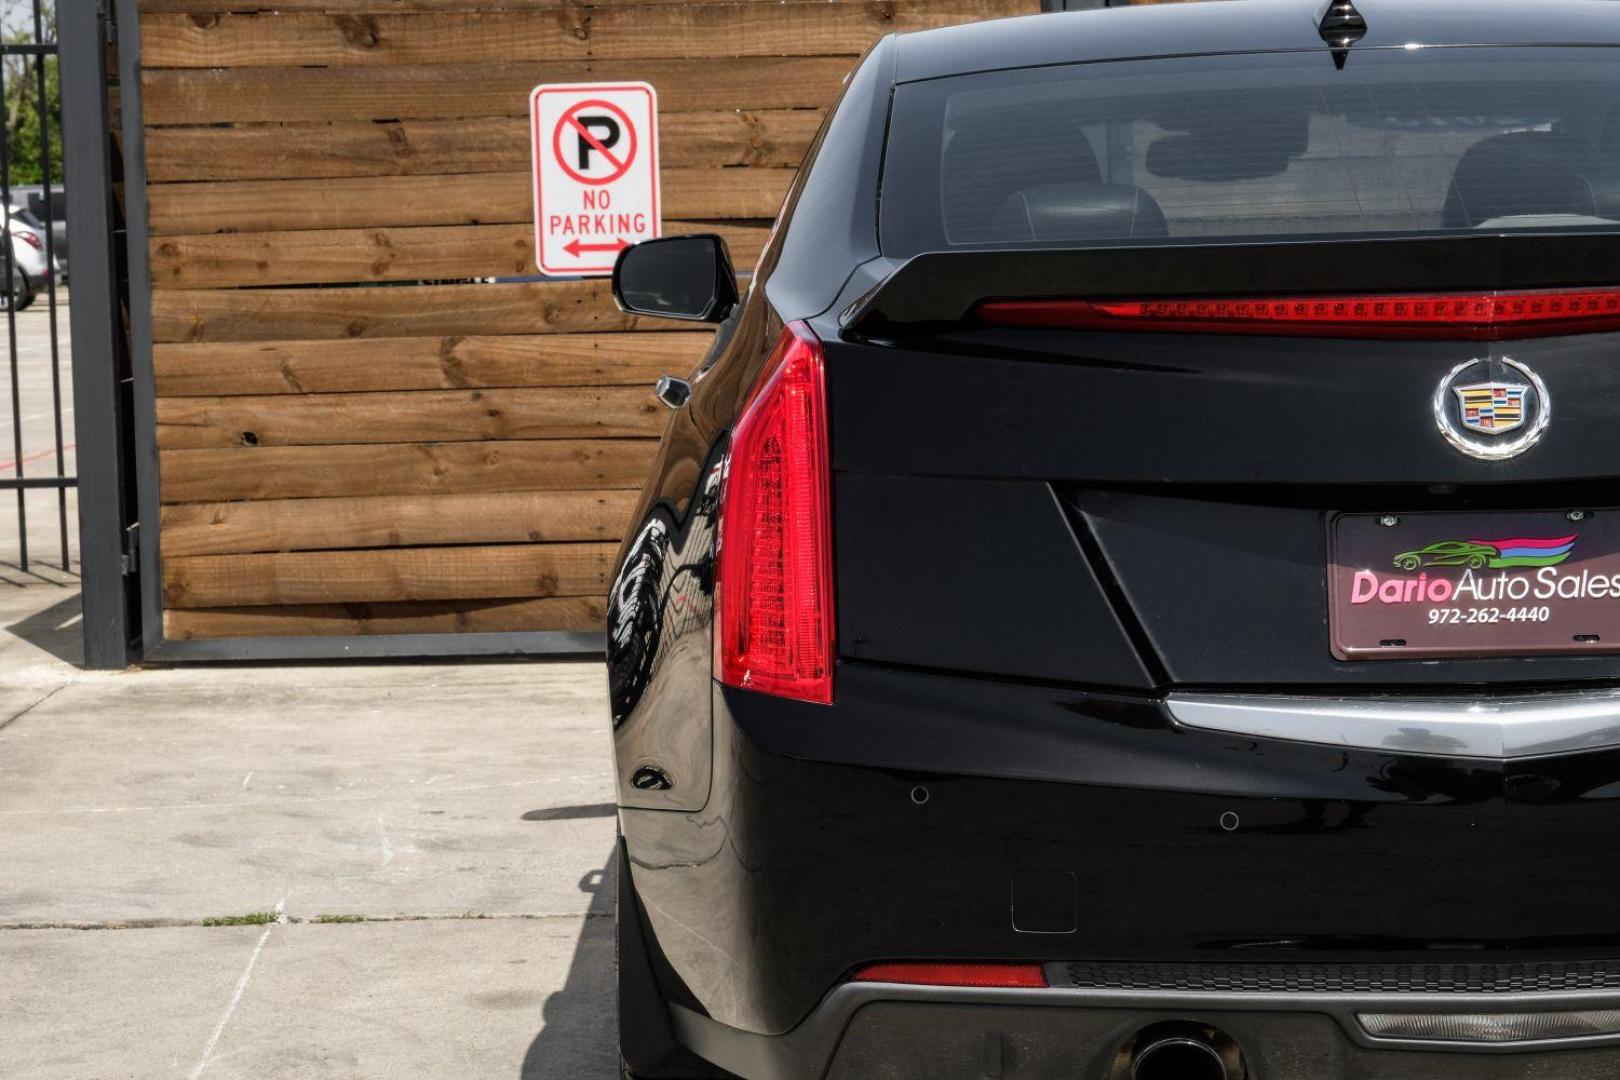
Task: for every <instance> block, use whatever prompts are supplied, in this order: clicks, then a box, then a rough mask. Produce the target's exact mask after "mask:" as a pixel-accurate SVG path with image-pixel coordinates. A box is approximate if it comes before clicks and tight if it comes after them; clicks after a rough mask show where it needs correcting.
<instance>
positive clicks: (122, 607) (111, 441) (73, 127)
mask: <svg viewBox="0 0 1620 1080" xmlns="http://www.w3.org/2000/svg"><path fill="white" fill-rule="evenodd" d="M0 13H3V14H0V106H3V108H0V117H3V122H0V307H3V309H4V310H3V312H0V314H3V318H4V322H5V338H6V360H5V364H4V371H5V375H4V376H3V378H4V380H5V384H6V393H5V394H4V395H0V500H3V502H0V579H5V580H17V579H20V580H22V581H24V582H26V581H28V580H31V579H33V580H37V579H40V578H46V579H47V580H56V581H57V582H58V583H62V582H63V581H64V579H67V583H70V584H71V579H73V578H77V580H78V584H79V586H80V589H81V598H82V608H83V621H84V646H85V648H84V660H85V664H86V666H89V667H95V668H117V667H124V666H127V665H128V664H129V663H130V661H131V659H132V658H133V657H135V656H136V655H137V654H138V651H139V641H140V611H139V607H138V604H137V603H136V599H137V597H138V575H139V563H138V560H137V559H136V558H135V557H134V556H135V551H134V539H135V525H134V523H135V514H134V507H135V495H134V473H133V468H132V464H131V459H132V446H133V440H132V437H131V430H132V429H131V425H130V420H129V418H130V415H131V408H130V402H131V393H132V391H131V379H130V359H129V348H128V335H127V333H126V330H125V322H126V318H127V312H128V289H127V286H126V285H125V284H124V278H125V274H124V270H123V264H124V262H125V256H126V243H125V237H124V230H123V227H122V222H121V220H120V215H119V212H118V206H117V203H116V202H115V199H114V192H115V190H116V184H117V181H118V180H119V179H120V176H119V171H118V166H119V162H120V155H119V154H118V147H117V145H116V143H115V141H114V136H113V125H112V124H111V123H110V119H111V117H110V115H109V100H110V99H109V87H110V86H111V84H112V81H113V80H114V79H116V77H117V76H116V74H115V73H114V72H113V70H112V68H111V66H110V63H111V61H112V59H113V57H114V56H115V48H116V34H115V33H114V22H113V13H112V11H111V10H110V8H109V4H108V0H15V2H14V0H6V2H5V4H4V7H3V8H0ZM69 223H71V225H72V237H73V240H72V258H71V260H70V259H69V257H68V255H69V252H68V225H69ZM75 503H76V504H77V506H76V507H75ZM75 509H76V511H77V513H76V516H77V519H78V520H77V522H73V521H71V519H72V518H73V517H74V516H75ZM13 514H14V515H15V517H14V520H13ZM75 540H77V543H75Z"/></svg>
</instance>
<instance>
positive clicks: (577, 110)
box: [529, 83, 662, 276]
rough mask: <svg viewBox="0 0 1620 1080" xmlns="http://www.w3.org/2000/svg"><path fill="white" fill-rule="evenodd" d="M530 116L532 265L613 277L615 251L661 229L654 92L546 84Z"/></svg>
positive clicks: (628, 86)
mask: <svg viewBox="0 0 1620 1080" xmlns="http://www.w3.org/2000/svg"><path fill="white" fill-rule="evenodd" d="M529 115H530V120H531V133H532V136H533V140H534V235H535V263H536V264H537V265H538V266H539V267H540V271H541V272H542V273H545V274H559V275H578V276H589V275H602V274H610V273H612V272H613V261H614V260H615V259H616V258H618V255H619V252H620V250H622V249H623V248H626V247H628V246H629V245H631V244H635V243H639V242H641V241H642V240H650V239H652V238H653V237H655V236H657V235H659V233H660V231H661V229H662V222H661V221H660V219H659V205H658V195H659V192H658V95H657V93H656V92H655V91H654V90H653V88H652V87H651V86H649V85H648V84H646V83H578V84H547V85H544V86H538V87H536V88H535V90H534V93H533V95H531V97H530V98H529Z"/></svg>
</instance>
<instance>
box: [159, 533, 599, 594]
mask: <svg viewBox="0 0 1620 1080" xmlns="http://www.w3.org/2000/svg"><path fill="white" fill-rule="evenodd" d="M614 551H615V546H614V545H613V544H513V545H499V546H488V547H484V546H468V547H443V548H398V549H380V550H376V551H301V552H289V553H282V554H264V555H191V556H183V557H179V558H165V559H164V560H163V602H164V606H165V607H169V608H194V607H202V608H209V607H255V606H261V605H270V604H333V603H336V604H345V603H354V602H366V601H397V600H478V599H499V598H508V597H510V598H518V597H540V596H599V595H601V594H603V593H605V592H606V591H607V587H608V576H609V573H610V571H611V566H612V562H613V555H614Z"/></svg>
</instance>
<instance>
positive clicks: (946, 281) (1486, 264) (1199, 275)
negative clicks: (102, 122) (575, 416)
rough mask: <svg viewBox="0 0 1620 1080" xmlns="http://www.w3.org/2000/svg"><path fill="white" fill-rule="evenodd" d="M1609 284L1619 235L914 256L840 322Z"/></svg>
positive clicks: (1617, 278)
mask: <svg viewBox="0 0 1620 1080" xmlns="http://www.w3.org/2000/svg"><path fill="white" fill-rule="evenodd" d="M1594 285H1620V233H1593V232H1582V233H1535V234H1526V233H1517V234H1488V235H1476V234H1468V235H1465V236H1455V237H1452V236H1448V237H1438V238H1434V237H1428V238H1421V239H1412V238H1403V239H1393V240H1390V239H1375V240H1334V241H1321V240H1313V241H1290V242H1287V243H1273V244H1206V245H1200V246H1196V247H1192V246H1141V245H1138V246H1134V247H1120V248H1097V249H1090V250H1085V251H1052V250H1044V251H1043V250H1025V251H953V252H933V253H929V254H925V255H918V256H916V257H914V258H912V259H910V260H909V261H907V262H906V263H905V264H904V265H902V266H901V267H900V268H899V269H898V270H896V271H895V272H894V273H892V274H890V275H889V277H887V278H886V279H884V280H883V281H882V282H881V283H880V284H878V285H877V286H876V287H874V288H873V289H872V290H871V291H869V292H868V293H867V294H866V295H865V296H863V297H862V298H861V299H860V300H858V301H856V302H855V304H854V305H852V306H851V308H850V309H849V311H848V312H847V313H846V314H845V316H844V319H843V324H844V327H845V328H846V329H847V330H848V331H850V332H852V333H854V334H857V335H861V336H869V337H889V336H897V335H911V334H927V333H931V332H936V331H941V330H947V329H961V327H962V324H964V323H965V322H968V321H970V320H971V318H972V315H973V310H974V308H975V307H977V306H978V304H980V303H981V302H983V301H986V300H996V299H1016V300H1041V299H1056V298H1085V299H1094V300H1105V299H1110V298H1125V297H1129V298H1134V299H1154V298H1160V297H1175V298H1182V299H1197V298H1204V297H1211V298H1213V297H1239V296H1254V295H1260V296H1276V295H1291V296H1292V295H1309V294H1311V293H1338V294H1351V293H1383V294H1388V293H1402V292H1414V293H1415V292H1441V291H1445V292H1453V291H1454V292H1489V291H1493V290H1513V289H1558V288H1566V287H1572V286H1573V287H1578V286H1594Z"/></svg>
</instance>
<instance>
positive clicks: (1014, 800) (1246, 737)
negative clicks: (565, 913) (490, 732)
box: [624, 47, 1620, 1080]
mask: <svg viewBox="0 0 1620 1080" xmlns="http://www.w3.org/2000/svg"><path fill="white" fill-rule="evenodd" d="M1613 71H1614V68H1613V63H1612V56H1611V55H1610V50H1607V49H1577V48H1550V47H1526V48H1515V49H1507V50H1483V49H1455V50H1416V49H1387V50H1367V51H1365V52H1362V53H1355V54H1353V55H1351V56H1350V58H1349V62H1348V64H1342V63H1336V62H1334V60H1333V59H1330V58H1329V56H1328V55H1327V54H1326V53H1325V52H1278V53H1254V54H1240V55H1220V56H1194V57H1180V58H1172V59H1158V60H1147V61H1131V62H1118V63H1099V64H1083V65H1079V64H1077V65H1051V66H1041V67H1036V68H1022V69H1007V70H995V71H984V72H979V73H973V74H953V75H949V76H930V77H926V78H923V77H919V78H916V79H914V80H910V81H908V80H906V79H905V78H904V70H903V65H902V69H901V77H900V78H898V80H897V82H898V85H897V86H895V88H894V93H893V98H892V105H891V106H890V107H889V110H888V113H887V116H886V130H887V136H886V144H885V150H884V154H883V172H882V180H881V190H880V192H878V194H879V195H880V207H881V210H880V217H879V220H878V229H879V237H880V252H879V257H878V258H877V259H875V260H873V261H871V262H869V263H866V264H864V265H863V266H861V267H859V268H857V269H856V270H855V272H854V273H853V275H852V276H851V277H850V280H849V281H848V283H847V284H846V285H845V287H844V290H843V293H842V295H841V296H839V298H838V300H837V302H836V303H833V304H831V305H829V306H827V307H826V309H825V310H824V311H821V312H820V313H819V314H812V315H808V316H807V317H804V318H802V319H787V320H786V325H783V323H782V320H778V321H777V323H776V324H775V325H773V326H772V334H771V336H772V337H773V338H774V340H775V342H776V344H775V348H774V349H773V350H772V351H771V354H770V356H769V358H768V359H767V360H766V361H765V363H764V365H763V369H762V373H761V374H760V375H759V377H758V378H757V379H755V380H753V381H752V386H751V388H750V389H749V391H748V395H749V396H748V399H747V404H746V406H745V407H744V408H743V409H742V410H741V412H740V415H739V417H738V418H737V420H736V422H735V424H733V425H732V426H731V429H730V441H729V443H728V444H727V445H726V447H725V453H724V455H723V456H722V457H720V458H718V459H716V461H715V462H714V470H713V473H712V489H713V491H714V493H715V495H716V502H715V507H716V514H717V521H716V525H717V529H718V537H719V541H718V554H717V556H716V558H715V563H714V568H713V573H714V577H713V580H714V589H713V602H714V609H715V616H714V625H715V637H714V639H713V640H714V645H713V650H714V651H713V655H712V658H711V659H712V670H713V673H714V681H713V683H712V687H711V692H712V715H713V728H712V740H713V743H712V758H711V761H712V775H711V776H710V777H709V783H708V786H707V789H706V792H705V796H704V798H703V799H701V800H700V801H699V802H698V804H696V805H693V806H690V807H685V808H680V812H673V813H672V812H669V811H668V810H661V811H627V812H626V814H625V818H624V821H625V828H626V833H627V838H628V840H629V842H630V855H631V860H632V862H633V863H634V866H635V869H634V876H635V883H636V889H637V892H638V893H639V897H640V899H639V904H640V906H641V909H642V917H643V918H644V920H645V925H646V927H647V929H648V931H649V933H650V936H651V938H652V939H653V940H654V941H655V942H656V944H657V947H656V949H655V951H656V952H657V953H658V954H659V959H658V961H657V964H656V966H657V968H658V970H659V973H660V981H661V984H662V986H663V988H664V992H665V993H666V995H667V996H668V998H669V1000H670V1001H671V1002H672V1004H673V1014H674V1016H675V1028H676V1031H677V1033H678V1035H679V1036H680V1038H681V1039H682V1041H683V1042H685V1044H686V1045H687V1046H689V1047H691V1048H692V1049H694V1050H696V1051H697V1052H698V1053H700V1054H702V1055H703V1056H705V1057H706V1058H708V1059H710V1060H712V1061H716V1062H719V1063H720V1064H722V1065H725V1066H726V1067H727V1068H728V1069H731V1070H732V1071H734V1072H737V1073H739V1074H742V1075H746V1076H772V1077H775V1076H780V1077H798V1076H804V1077H810V1076H823V1075H825V1076H829V1077H834V1078H840V1080H844V1078H848V1080H854V1078H865V1077H918V1078H922V1077H929V1078H941V1077H956V1076H962V1077H969V1076H971V1077H1005V1078H1009V1080H1024V1078H1035V1077H1071V1076H1072V1077H1087V1078H1097V1080H1103V1078H1108V1080H1121V1078H1124V1077H1131V1076H1135V1077H1138V1078H1141V1080H1155V1078H1159V1077H1172V1076H1174V1077H1180V1078H1199V1077H1206V1076H1207V1077H1211V1078H1212V1080H1213V1078H1216V1077H1232V1078H1239V1077H1250V1078H1261V1080H1296V1078H1298V1080H1305V1078H1310V1080H1323V1078H1330V1077H1331V1078H1337V1077H1347V1078H1348V1077H1357V1078H1369V1080H1372V1078H1379V1080H1381V1078H1386V1077H1388V1078H1394V1077H1400V1078H1419V1077H1422V1078H1432V1077H1436V1076H1447V1075H1466V1076H1469V1077H1525V1076H1533V1075H1555V1074H1556V1075H1559V1076H1562V1077H1594V1078H1595V1077H1599V1076H1602V1077H1609V1076H1613V1075H1615V1074H1616V1072H1617V1071H1620V1049H1616V1044H1617V1043H1620V920H1617V919H1616V917H1615V914H1614V906H1613V903H1612V900H1611V896H1612V894H1613V893H1614V891H1615V889H1616V886H1617V885H1620V873H1617V870H1616V863H1615V860H1614V859H1612V858H1611V855H1612V854H1613V853H1614V852H1615V850H1616V849H1617V847H1620V807H1617V804H1616V802H1615V800H1616V799H1617V798H1620V693H1617V691H1616V690H1615V687H1616V686H1617V685H1620V659H1617V657H1620V509H1617V508H1620V470H1617V468H1616V465H1615V463H1616V462H1617V461H1620V367H1617V366H1616V365H1615V364H1614V362H1613V359H1614V356H1615V354H1616V350H1617V348H1620V137H1617V133H1620V80H1617V79H1616V78H1615V76H1614V74H1613ZM801 212H802V211H801ZM780 272H781V270H780V268H779V269H778V273H780ZM766 291H767V294H769V289H768V288H767V290H766Z"/></svg>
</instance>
